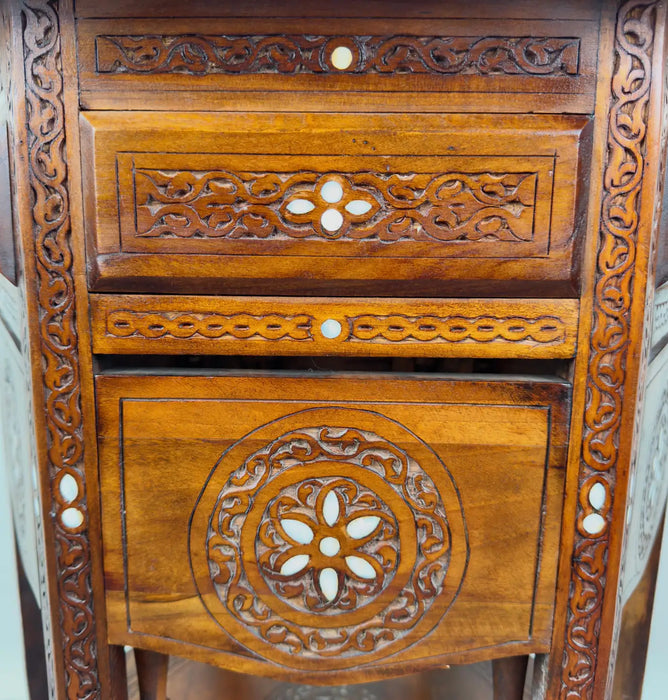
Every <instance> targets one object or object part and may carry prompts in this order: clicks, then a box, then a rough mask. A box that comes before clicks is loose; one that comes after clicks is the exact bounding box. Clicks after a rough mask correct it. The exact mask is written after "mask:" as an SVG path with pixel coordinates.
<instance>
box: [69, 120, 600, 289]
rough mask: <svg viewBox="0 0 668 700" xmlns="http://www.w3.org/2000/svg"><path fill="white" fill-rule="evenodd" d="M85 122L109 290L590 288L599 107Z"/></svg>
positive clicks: (90, 221) (90, 215)
mask: <svg viewBox="0 0 668 700" xmlns="http://www.w3.org/2000/svg"><path fill="white" fill-rule="evenodd" d="M82 119H83V122H82V125H83V135H84V141H85V153H84V166H85V174H86V180H85V187H86V190H87V198H88V206H87V212H86V220H87V228H88V234H89V236H90V237H91V239H92V240H93V241H94V243H95V248H96V255H97V271H96V272H95V276H94V280H93V282H94V286H95V288H97V289H114V290H118V289H119V288H123V287H124V286H125V287H130V286H131V283H132V282H133V281H135V285H134V286H135V287H136V286H137V283H139V282H138V280H141V284H143V285H144V286H151V287H152V288H155V289H156V290H160V288H161V286H162V287H163V288H164V286H165V285H166V284H169V289H174V285H179V284H180V285H182V286H183V287H184V288H191V289H193V291H197V292H203V291H207V290H209V291H212V292H220V291H239V292H240V293H244V292H246V291H251V290H252V291H258V290H261V291H262V292H263V293H265V292H269V291H276V290H278V289H280V290H281V291H282V292H283V293H287V292H289V291H290V290H294V291H295V292H296V293H300V294H302V293H308V291H309V290H313V289H314V288H315V290H321V291H322V290H323V289H327V290H329V291H332V293H339V294H341V293H343V294H346V293H347V294H350V293H351V291H352V292H353V293H358V292H360V293H368V292H369V291H371V290H377V291H381V293H390V294H396V293H397V292H399V293H401V290H402V287H403V289H405V290H406V291H408V290H409V289H413V290H414V289H416V288H417V289H418V290H419V292H420V293H425V292H424V291H423V290H429V291H428V292H427V293H431V294H432V295H434V294H437V293H439V292H443V291H445V289H446V288H448V287H449V288H450V289H458V290H459V291H458V293H457V295H462V294H466V293H470V292H472V291H473V289H474V288H475V287H480V286H481V280H486V279H489V280H490V283H489V286H488V289H487V291H488V292H489V293H490V294H492V295H493V294H494V293H495V292H497V290H498V293H503V292H505V291H507V290H508V289H515V290H516V292H517V293H519V290H522V291H523V292H526V291H527V284H529V283H533V287H532V286H531V284H529V287H528V288H529V289H535V290H536V291H538V290H540V289H541V288H542V286H545V285H548V284H550V285H551V286H550V288H551V290H552V294H559V293H560V292H561V293H562V295H564V296H567V295H568V294H569V292H570V294H573V293H574V285H573V277H574V275H575V272H574V269H573V267H574V265H573V260H574V251H575V249H576V247H577V245H578V239H579V235H578V231H577V230H576V221H577V219H578V217H577V212H578V205H579V204H580V203H581V202H580V200H581V199H582V197H579V195H578V191H577V190H578V182H579V181H580V180H581V178H580V177H579V171H580V170H581V169H582V168H583V167H584V163H583V161H584V160H586V151H587V147H588V138H587V134H588V131H587V130H586V126H587V124H588V122H587V120H586V119H584V118H581V117H536V116H534V117H522V118H520V117H503V118H501V117H499V118H494V119H492V118H490V117H481V116H477V117H472V116H471V117H463V116H452V117H439V118H434V117H423V118H422V119H421V120H420V123H419V127H416V124H415V121H414V118H409V117H401V116H373V117H372V116H364V115H355V116H343V115H300V116H291V115H251V114H245V115H234V116H232V115H210V114H209V115H204V114H197V115H194V114H190V115H189V114H171V115H166V114H155V113H127V114H123V115H119V114H118V113H89V114H87V115H85V116H84V117H83V118H82ZM223 260H224V263H223ZM221 263H222V264H221ZM123 279H125V280H126V283H125V285H124V284H123V282H122V280H123ZM195 280H196V281H195ZM454 280H456V282H454ZM462 282H464V283H467V284H464V285H463V286H462ZM497 282H498V284H496V285H495V283H497ZM395 283H399V287H398V288H397V285H396V284H395ZM559 283H561V286H560V284H559ZM277 285H278V286H277Z"/></svg>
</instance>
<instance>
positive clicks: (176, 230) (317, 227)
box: [134, 168, 538, 243]
mask: <svg viewBox="0 0 668 700" xmlns="http://www.w3.org/2000/svg"><path fill="white" fill-rule="evenodd" d="M537 179H538V175H537V173H457V172H452V173H442V174H434V173H431V174H430V173H372V172H357V173H351V174H345V175H344V174H341V173H327V174H321V173H317V172H299V173H244V172H227V171H211V172H201V171H183V170H182V171H173V170H172V171H166V170H165V171H163V170H152V169H147V168H140V169H137V170H136V172H135V174H134V201H135V216H134V219H135V220H136V235H137V236H138V237H141V238H170V237H178V238H227V239H233V240H234V239H253V238H259V239H268V238H278V239H281V238H283V239H284V238H298V239H312V238H315V239H317V238H320V239H339V240H368V239H375V240H379V241H383V242H385V243H393V242H395V241H400V240H412V241H440V242H450V241H510V242H515V241H531V240H532V239H533V227H534V212H535V205H536V186H537Z"/></svg>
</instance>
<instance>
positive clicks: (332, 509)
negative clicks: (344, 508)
mask: <svg viewBox="0 0 668 700" xmlns="http://www.w3.org/2000/svg"><path fill="white" fill-rule="evenodd" d="M325 323H327V321H325ZM324 325H325V324H324V323H323V326H324ZM323 335H324V333H323ZM322 515H323V517H324V518H325V522H326V523H327V524H328V525H329V526H330V527H333V525H334V523H335V522H336V521H337V520H338V519H339V499H338V498H337V496H336V494H335V493H334V491H330V492H329V493H328V494H327V495H326V496H325V502H324V503H323V504H322Z"/></svg>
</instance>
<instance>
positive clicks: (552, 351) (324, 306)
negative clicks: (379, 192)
mask: <svg viewBox="0 0 668 700" xmlns="http://www.w3.org/2000/svg"><path fill="white" fill-rule="evenodd" d="M578 316H579V302H578V300H576V299H544V300H543V299H531V300H521V299H461V300H452V299H451V300H417V299H406V300H399V299H365V300H361V299H336V300H333V299H317V298H310V299H307V298H295V297H278V298H274V299H266V298H261V297H207V296H181V297H179V296H177V297H174V296H171V297H164V296H158V295H154V296H137V295H111V294H110V295H106V294H94V295H91V324H92V338H93V352H95V353H100V354H178V353H188V354H204V355H206V354H209V355H226V354H234V355H348V356H387V355H392V356H402V357H407V356H408V357H418V356H420V357H474V358H481V357H499V358H502V357H505V358H527V359H564V358H570V357H573V356H574V354H575V348H576V345H575V339H576V332H577V324H578Z"/></svg>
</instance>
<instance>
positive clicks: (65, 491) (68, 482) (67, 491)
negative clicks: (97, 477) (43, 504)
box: [58, 474, 79, 503]
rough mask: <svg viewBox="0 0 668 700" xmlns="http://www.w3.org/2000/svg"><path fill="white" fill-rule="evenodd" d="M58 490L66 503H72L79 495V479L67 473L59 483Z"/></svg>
mask: <svg viewBox="0 0 668 700" xmlns="http://www.w3.org/2000/svg"><path fill="white" fill-rule="evenodd" d="M58 490H59V491H60V495H61V496H62V497H63V501H65V503H72V501H74V500H75V499H76V497H77V496H78V495H79V486H78V485H77V480H76V479H75V478H74V477H73V476H72V475H71V474H65V475H64V476H63V478H62V479H61V480H60V484H58Z"/></svg>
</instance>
